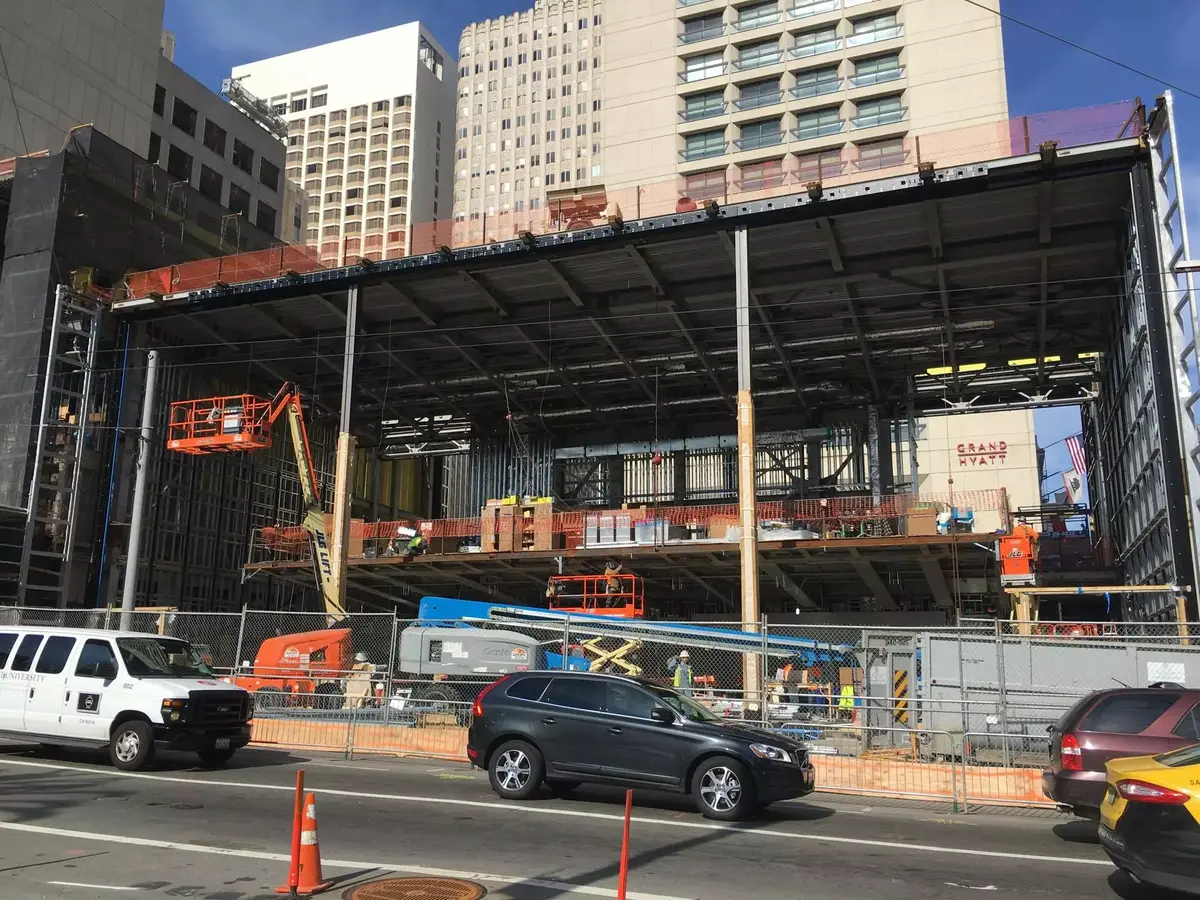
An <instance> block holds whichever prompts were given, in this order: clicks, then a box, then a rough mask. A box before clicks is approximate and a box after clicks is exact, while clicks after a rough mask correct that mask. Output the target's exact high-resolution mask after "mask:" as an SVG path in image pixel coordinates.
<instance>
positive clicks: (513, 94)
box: [454, 0, 604, 243]
mask: <svg viewBox="0 0 1200 900" xmlns="http://www.w3.org/2000/svg"><path fill="white" fill-rule="evenodd" d="M601 8H602V4H601V0H558V2H554V0H538V2H537V3H536V4H535V6H534V7H533V9H527V10H525V11H524V12H519V13H514V14H512V15H509V16H501V17H497V18H494V19H485V20H484V21H482V22H475V23H473V24H471V25H468V26H467V27H466V28H464V29H463V33H462V38H461V40H460V43H459V48H458V56H459V60H458V100H457V103H458V108H457V121H456V123H455V129H456V131H455V151H454V156H455V160H454V219H455V223H456V228H455V239H456V242H458V243H478V242H479V241H481V240H482V239H483V238H484V237H485V234H484V229H485V226H486V237H487V238H491V237H493V236H502V237H503V236H509V235H510V234H512V233H515V229H517V228H521V227H525V223H528V222H541V221H544V220H551V221H553V220H556V219H560V218H561V219H562V220H564V224H565V223H566V222H568V221H569V220H570V218H571V215H572V208H573V207H577V206H580V205H582V206H586V205H587V203H586V200H587V197H588V195H589V193H594V192H595V190H596V189H598V191H599V194H600V195H602V194H603V184H604V162H603V150H604V140H603V122H604V116H603V106H604V92H603V88H602V84H601V73H602V71H603V67H602V52H603V34H604V29H603V25H604V17H603V14H602V12H601ZM592 205H596V204H592ZM603 205H604V204H603V202H599V206H600V207H601V208H602V207H603ZM589 218H590V216H589Z"/></svg>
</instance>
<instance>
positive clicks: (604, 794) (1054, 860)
mask: <svg viewBox="0 0 1200 900" xmlns="http://www.w3.org/2000/svg"><path fill="white" fill-rule="evenodd" d="M298 768H303V769H304V770H305V778H306V787H307V789H309V790H312V791H314V792H315V793H316V795H317V815H318V821H319V832H320V846H321V852H322V858H323V860H324V866H325V870H326V875H327V876H332V877H334V878H335V879H337V881H338V885H337V890H335V891H334V892H333V893H331V896H337V895H338V894H339V893H340V891H341V890H344V889H346V888H347V887H349V886H353V885H355V884H358V883H361V882H363V881H366V880H370V879H373V878H380V877H400V876H431V875H432V876H441V877H457V878H466V879H469V880H472V881H475V882H477V883H479V884H480V885H482V886H484V887H486V888H487V890H488V897H490V898H493V900H506V898H510V900H543V898H564V900H566V898H570V897H573V896H592V897H615V896H616V886H617V862H618V858H619V851H620V845H621V819H622V813H623V809H622V805H623V801H624V798H623V794H622V792H621V791H618V790H607V789H588V788H583V789H581V790H580V791H578V792H577V793H576V794H575V795H573V796H572V797H570V798H567V799H557V798H551V797H550V796H549V795H546V796H545V797H543V798H540V799H536V800H534V801H530V802H528V803H524V804H516V803H506V802H503V801H501V800H499V799H498V798H496V797H495V795H494V794H492V792H491V790H490V789H489V787H488V784H487V778H486V776H485V775H484V774H483V773H481V772H477V771H472V770H471V769H469V768H468V767H466V766H465V765H457V764H451V763H436V762H428V761H411V760H390V759H373V758H368V759H363V760H353V761H345V760H340V759H334V758H331V757H320V756H317V755H311V754H288V753H282V752H273V751H264V750H249V751H244V752H242V753H240V754H239V755H238V757H236V758H235V759H234V761H233V762H232V763H231V764H230V766H229V767H228V768H226V769H224V770H221V771H205V770H202V769H198V768H196V767H194V766H193V763H192V759H191V758H190V757H185V756H179V757H172V756H170V755H164V756H163V757H162V758H161V759H160V763H159V766H158V767H157V769H156V770H155V771H153V772H149V773H139V774H136V775H129V774H124V773H120V772H117V771H115V770H114V769H112V768H111V767H109V766H108V765H107V764H106V763H105V762H104V761H103V760H102V759H101V758H98V757H95V756H92V755H88V754H72V753H67V752H64V753H63V754H62V755H60V756H58V757H52V756H47V755H45V754H41V753H37V752H33V751H30V750H28V749H26V748H19V747H16V746H0V896H2V897H4V898H5V900H33V898H43V897H64V898H78V900H84V898H92V897H96V898H106V897H121V896H129V897H144V898H147V900H149V898H160V897H161V898H166V897H194V898H204V900H255V898H265V897H267V896H275V894H274V887H275V886H276V885H278V884H280V883H281V882H282V881H283V879H284V876H285V874H286V871H287V863H286V860H287V854H288V851H289V840H290V829H291V810H292V802H293V789H294V783H295V773H296V770H297V769H298ZM630 857H631V870H630V880H629V889H630V894H629V896H630V897H631V898H634V897H639V898H642V900H669V898H689V900H725V898H733V897H740V896H745V897H764V898H789V900H790V898H806V900H824V898H830V900H834V898H836V900H867V898H871V900H875V898H879V897H887V898H889V900H908V898H914V900H915V898H918V897H922V898H923V897H954V898H964V900H965V898H969V897H973V896H976V895H977V893H976V892H987V893H986V894H985V896H997V897H1000V896H1021V897H1044V898H1071V900H1084V898H1114V897H1122V898H1125V900H1133V898H1139V900H1141V898H1147V900H1148V898H1149V894H1147V893H1146V892H1145V891H1142V890H1139V889H1138V888H1137V887H1135V886H1133V885H1131V884H1129V883H1128V882H1127V880H1126V879H1125V878H1124V877H1123V876H1121V875H1119V874H1117V873H1116V872H1115V871H1114V869H1113V867H1112V866H1111V864H1109V862H1108V860H1107V858H1106V857H1105V856H1104V854H1103V852H1102V851H1101V849H1100V847H1099V846H1098V845H1097V844H1096V840H1095V828H1094V826H1092V825H1089V824H1087V823H1084V822H1078V821H1071V820H1067V819H1064V818H1062V817H1060V816H1057V815H1047V814H1040V813H1039V814H1030V815H1020V814H1013V813H1009V814H996V813H984V814H973V815H970V816H963V815H956V814H953V813H952V812H951V811H950V810H949V809H948V808H947V807H945V806H944V805H941V806H934V805H924V804H908V805H905V804H900V803H888V802H879V801H872V800H871V799H869V798H858V797H835V796H831V795H823V794H816V795H813V797H811V798H808V799H807V801H805V802H791V803H781V804H777V805H776V806H773V807H771V808H770V809H769V810H768V811H767V812H766V814H764V816H763V818H761V819H760V820H757V821H755V822H751V823H747V824H744V825H722V824H718V823H711V822H708V821H707V820H705V819H703V818H701V817H700V816H699V815H698V814H697V813H696V812H695V811H694V808H693V807H692V806H691V804H690V802H689V801H688V800H686V799H685V798H678V797H671V796H667V795H658V794H652V793H646V794H644V795H643V794H640V793H639V794H637V795H636V796H635V807H634V819H633V826H632V835H631V854H630ZM1155 896H1156V897H1161V896H1162V895H1161V894H1156V895H1155Z"/></svg>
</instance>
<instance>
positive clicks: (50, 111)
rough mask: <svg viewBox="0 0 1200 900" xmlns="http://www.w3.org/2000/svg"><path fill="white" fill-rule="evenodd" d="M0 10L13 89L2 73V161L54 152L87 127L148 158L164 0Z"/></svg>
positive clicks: (18, 4)
mask: <svg viewBox="0 0 1200 900" xmlns="http://www.w3.org/2000/svg"><path fill="white" fill-rule="evenodd" d="M3 10H4V13H3V15H0V47H3V50H4V59H5V62H6V64H7V68H8V76H9V78H11V79H12V81H11V84H10V82H9V81H8V79H6V78H5V77H4V74H3V72H2V71H0V157H7V156H16V155H20V154H24V153H36V152H38V151H40V150H50V151H52V152H57V151H58V150H60V149H61V148H62V145H63V139H64V138H65V137H66V134H67V132H68V131H69V130H70V129H71V128H72V127H74V126H76V125H86V124H90V125H94V126H95V127H96V128H97V129H98V130H99V131H101V132H103V133H104V134H105V135H107V136H108V137H110V138H112V139H113V140H115V141H118V142H119V143H121V144H123V145H125V146H126V147H128V148H129V149H130V150H132V151H133V152H134V153H137V154H138V155H139V156H145V155H146V150H147V148H148V147H149V145H150V120H151V112H150V109H151V103H152V101H153V99H154V84H155V80H154V79H155V74H156V72H157V71H158V59H159V39H160V36H161V31H162V21H163V0H137V2H119V0H54V2H48V0H7V2H5V3H4V4H3ZM10 88H11V89H10ZM14 98H15V100H16V106H15V107H14V105H13V100H14ZM18 109H19V110H20V116H19V117H18V113H17V110H18Z"/></svg>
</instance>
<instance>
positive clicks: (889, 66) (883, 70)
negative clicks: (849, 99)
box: [850, 53, 904, 87]
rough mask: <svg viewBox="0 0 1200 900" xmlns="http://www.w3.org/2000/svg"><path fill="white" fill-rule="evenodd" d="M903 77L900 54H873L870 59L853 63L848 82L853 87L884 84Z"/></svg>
mask: <svg viewBox="0 0 1200 900" xmlns="http://www.w3.org/2000/svg"><path fill="white" fill-rule="evenodd" d="M903 77H904V69H903V68H902V67H901V66H900V54H899V53H889V54H887V55H886V56H873V57H871V58H870V59H860V60H858V61H857V62H856V63H855V64H854V74H853V75H852V76H850V83H851V84H852V85H853V86H854V87H868V86H869V85H872V84H885V83H887V82H889V81H896V80H897V79H899V78H903Z"/></svg>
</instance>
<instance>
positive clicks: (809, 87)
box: [792, 66, 842, 100]
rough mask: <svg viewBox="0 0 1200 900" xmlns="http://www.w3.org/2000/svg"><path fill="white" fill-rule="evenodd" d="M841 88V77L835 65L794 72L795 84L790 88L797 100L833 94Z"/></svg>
mask: <svg viewBox="0 0 1200 900" xmlns="http://www.w3.org/2000/svg"><path fill="white" fill-rule="evenodd" d="M841 89H842V79H841V77H840V76H839V75H838V67H837V66H825V67H824V68H821V69H809V70H808V71H806V72H797V73H796V86H795V87H794V88H792V96H793V97H795V98H796V99H797V100H806V99H809V98H811V97H820V96H822V95H824V94H833V93H836V92H837V91H840V90H841Z"/></svg>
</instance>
